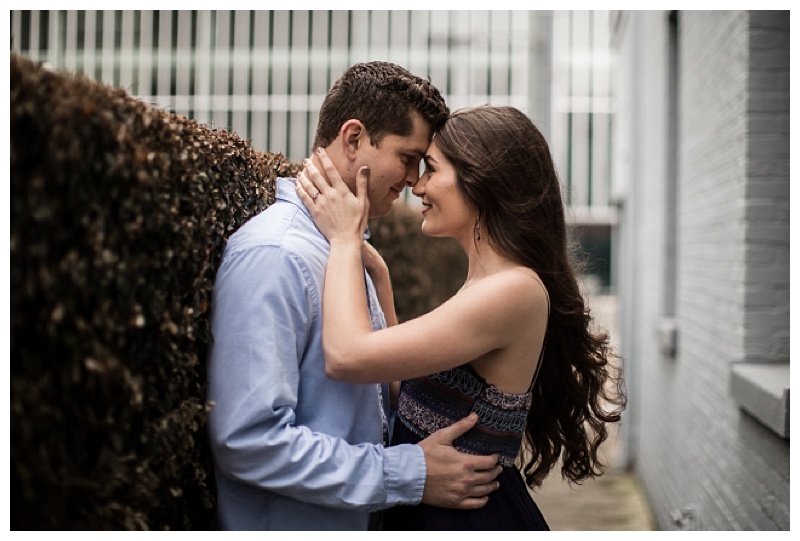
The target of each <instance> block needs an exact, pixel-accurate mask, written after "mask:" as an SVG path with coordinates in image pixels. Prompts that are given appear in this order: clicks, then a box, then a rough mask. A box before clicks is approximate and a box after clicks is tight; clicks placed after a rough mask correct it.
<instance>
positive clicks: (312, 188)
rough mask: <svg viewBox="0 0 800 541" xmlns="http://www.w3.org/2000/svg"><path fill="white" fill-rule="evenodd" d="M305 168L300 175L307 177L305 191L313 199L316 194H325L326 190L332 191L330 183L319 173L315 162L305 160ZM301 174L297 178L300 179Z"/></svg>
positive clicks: (304, 185)
mask: <svg viewBox="0 0 800 541" xmlns="http://www.w3.org/2000/svg"><path fill="white" fill-rule="evenodd" d="M303 167H304V169H303V170H302V171H301V173H300V174H303V176H304V177H305V180H306V182H305V184H303V187H304V188H305V190H306V191H307V192H308V193H309V194H310V195H311V196H312V197H313V196H314V194H317V193H320V192H322V193H325V190H326V189H327V190H329V189H331V187H330V185H329V184H328V181H327V180H325V177H323V176H322V173H320V172H319V169H317V166H316V165H314V162H313V161H312V160H310V159H308V158H306V159H305V160H303ZM300 174H298V175H297V178H298V179H299V178H300Z"/></svg>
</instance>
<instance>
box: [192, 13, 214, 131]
mask: <svg viewBox="0 0 800 541" xmlns="http://www.w3.org/2000/svg"><path fill="white" fill-rule="evenodd" d="M212 19H213V13H212V12H211V11H208V10H201V11H198V12H197V29H196V38H195V39H196V43H195V47H194V66H195V72H194V77H195V79H194V96H193V100H192V107H193V109H194V115H193V116H194V118H195V120H197V122H200V123H204V124H206V123H209V122H210V121H211V115H210V109H211V98H210V93H211V73H212V70H213V65H212V63H213V57H212V51H213V49H212V39H213V20H212Z"/></svg>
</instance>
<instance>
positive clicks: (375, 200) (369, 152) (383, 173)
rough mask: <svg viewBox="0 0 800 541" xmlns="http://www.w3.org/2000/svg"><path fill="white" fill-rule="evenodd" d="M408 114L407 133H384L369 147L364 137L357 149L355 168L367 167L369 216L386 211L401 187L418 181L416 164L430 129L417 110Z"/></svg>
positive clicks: (427, 141)
mask: <svg viewBox="0 0 800 541" xmlns="http://www.w3.org/2000/svg"><path fill="white" fill-rule="evenodd" d="M411 117H412V126H413V129H412V131H411V134H410V135H409V136H407V137H401V136H399V135H391V134H390V135H386V136H384V137H383V139H381V142H380V144H379V145H378V146H372V145H371V144H370V143H369V140H368V138H367V143H366V144H365V145H363V146H362V148H361V149H360V152H359V156H358V163H357V164H356V170H358V168H360V167H361V166H363V165H367V166H369V168H370V176H369V190H368V193H367V196H368V197H369V215H370V217H375V216H385V215H387V214H389V212H390V211H391V210H392V203H393V202H394V201H395V200H396V199H397V198H398V197H400V193H401V192H402V191H403V189H404V188H405V187H406V186H415V185H416V184H417V181H418V180H419V163H420V160H422V157H423V156H424V155H425V152H426V150H427V149H428V144H429V143H430V141H431V136H432V135H433V132H432V130H431V127H430V126H429V125H428V124H427V123H426V122H425V121H424V120H423V119H422V116H420V114H419V113H417V112H416V111H414V112H412V113H411Z"/></svg>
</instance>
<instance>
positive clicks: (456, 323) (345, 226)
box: [297, 154, 537, 383]
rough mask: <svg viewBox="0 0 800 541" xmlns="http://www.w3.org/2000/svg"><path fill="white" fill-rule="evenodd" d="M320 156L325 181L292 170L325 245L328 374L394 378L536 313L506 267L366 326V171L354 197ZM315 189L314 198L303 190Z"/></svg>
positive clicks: (450, 363)
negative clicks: (387, 322) (394, 320)
mask: <svg viewBox="0 0 800 541" xmlns="http://www.w3.org/2000/svg"><path fill="white" fill-rule="evenodd" d="M320 158H321V163H322V164H323V167H325V171H326V173H327V175H328V178H329V179H330V181H331V184H330V185H329V184H328V182H327V181H325V179H324V178H323V177H322V175H321V174H320V173H319V171H318V170H317V169H316V168H315V167H314V166H313V164H309V165H307V168H306V171H305V173H304V174H301V175H299V176H298V180H299V182H298V188H297V192H298V194H299V195H300V197H301V199H302V200H303V202H304V203H305V205H306V206H307V207H308V208H309V210H310V212H311V214H312V216H313V217H314V220H315V222H316V224H317V226H318V227H319V228H320V230H321V231H322V232H323V233H324V234H325V236H326V237H327V238H328V240H329V241H330V243H331V252H330V256H329V258H328V263H327V269H326V273H325V287H324V292H323V333H322V334H323V347H324V349H325V359H326V361H325V363H326V372H327V373H328V375H329V376H330V377H331V378H333V379H336V380H340V381H349V382H354V383H368V382H381V381H395V380H402V379H408V378H412V377H418V376H422V375H427V374H431V373H434V372H438V371H441V370H446V369H449V368H453V367H455V366H459V365H461V364H463V363H465V362H467V361H470V360H472V359H475V358H478V357H480V356H482V355H484V354H486V353H488V352H490V351H493V350H497V349H501V348H504V347H505V346H507V345H508V344H510V343H511V341H512V340H513V339H514V337H515V334H516V333H518V332H520V331H521V323H524V322H529V321H530V319H531V318H532V317H536V316H537V314H536V310H534V307H535V306H536V302H535V299H534V298H533V296H534V295H535V292H536V291H537V290H536V289H535V288H534V287H531V285H532V282H533V279H532V278H531V277H529V276H526V275H525V274H524V273H521V272H514V271H509V272H503V273H498V274H497V275H493V276H490V277H487V278H485V279H483V280H481V281H480V282H477V283H475V284H474V285H472V286H471V287H469V288H467V289H465V290H463V291H462V292H461V293H459V294H458V295H456V296H455V297H453V298H452V299H450V300H448V301H447V302H445V303H444V304H442V305H441V306H439V307H438V308H436V309H435V310H433V311H432V312H429V313H427V314H425V315H422V316H420V317H418V318H415V319H412V320H410V321H408V322H404V323H402V324H399V325H394V326H391V327H388V328H386V329H384V330H381V331H376V332H373V331H372V327H371V324H370V321H369V315H368V313H367V310H366V309H365V308H364V307H365V306H366V304H367V299H366V292H365V288H364V278H363V267H362V261H361V242H362V240H361V234H362V233H363V227H362V224H364V223H365V222H366V218H365V217H366V215H367V214H366V213H367V212H368V205H369V204H368V202H367V199H366V184H367V175H365V174H364V172H363V171H359V174H358V178H357V180H356V185H357V186H356V194H357V196H354V195H353V193H352V192H351V191H350V189H349V188H348V187H347V186H346V185H345V184H344V182H343V181H342V179H341V177H340V176H339V175H338V173H337V172H336V169H335V168H334V167H333V164H332V163H331V162H330V160H328V159H327V157H325V156H324V154H321V155H320ZM317 192H319V194H320V195H319V196H318V197H317V198H316V199H314V198H313V197H312V196H311V195H310V194H313V193H317ZM362 218H363V221H362ZM359 227H362V228H361V229H359ZM364 227H365V226H364Z"/></svg>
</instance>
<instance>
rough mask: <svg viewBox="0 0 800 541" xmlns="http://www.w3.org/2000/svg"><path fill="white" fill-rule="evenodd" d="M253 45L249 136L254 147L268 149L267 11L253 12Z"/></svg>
mask: <svg viewBox="0 0 800 541" xmlns="http://www.w3.org/2000/svg"><path fill="white" fill-rule="evenodd" d="M253 18H254V21H253V45H252V51H253V52H252V54H251V56H250V58H251V59H252V63H253V77H252V91H251V98H250V107H251V110H252V124H251V127H250V135H249V137H250V138H251V139H252V142H251V144H252V146H253V148H255V149H258V150H263V151H269V150H270V148H269V146H268V140H267V133H268V127H269V125H268V115H269V105H268V104H269V96H268V93H269V73H270V69H271V66H270V40H271V38H270V34H271V32H270V18H271V14H270V13H269V12H267V11H263V10H259V11H255V12H253Z"/></svg>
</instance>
